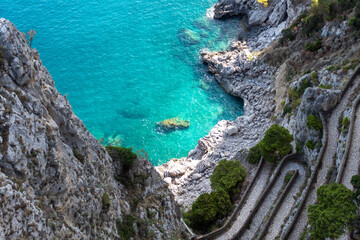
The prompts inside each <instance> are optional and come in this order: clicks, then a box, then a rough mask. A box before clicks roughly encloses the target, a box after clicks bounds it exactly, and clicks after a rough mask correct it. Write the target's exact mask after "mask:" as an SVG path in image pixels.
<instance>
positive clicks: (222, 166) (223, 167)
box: [210, 159, 246, 196]
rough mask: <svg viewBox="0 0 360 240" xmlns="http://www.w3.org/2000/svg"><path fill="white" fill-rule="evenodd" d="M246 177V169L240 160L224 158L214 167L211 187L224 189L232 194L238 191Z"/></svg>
mask: <svg viewBox="0 0 360 240" xmlns="http://www.w3.org/2000/svg"><path fill="white" fill-rule="evenodd" d="M245 177H246V170H245V168H244V167H243V166H241V165H240V162H239V161H237V160H235V161H229V160H226V159H223V160H221V161H220V162H219V164H218V165H217V166H216V167H215V168H214V171H213V173H212V175H211V176H210V182H211V188H212V189H215V190H218V189H224V190H225V191H226V192H228V193H229V194H230V195H231V196H232V195H233V194H234V193H237V192H238V190H239V187H240V186H241V184H242V183H243V182H244V180H245Z"/></svg>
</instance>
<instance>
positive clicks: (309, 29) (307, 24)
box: [302, 13, 324, 36]
mask: <svg viewBox="0 0 360 240" xmlns="http://www.w3.org/2000/svg"><path fill="white" fill-rule="evenodd" d="M323 22H324V21H323V18H322V16H321V15H316V14H314V13H310V14H309V15H308V16H307V17H305V18H304V21H303V22H302V32H303V33H304V34H305V35H307V36H309V35H311V34H312V33H314V32H317V31H319V30H320V29H321V26H322V24H323Z"/></svg>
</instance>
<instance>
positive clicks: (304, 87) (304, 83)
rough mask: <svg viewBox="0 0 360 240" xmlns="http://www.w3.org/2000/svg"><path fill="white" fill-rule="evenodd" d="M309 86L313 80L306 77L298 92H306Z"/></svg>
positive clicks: (300, 93)
mask: <svg viewBox="0 0 360 240" xmlns="http://www.w3.org/2000/svg"><path fill="white" fill-rule="evenodd" d="M308 87H311V80H310V79H308V78H305V79H303V80H302V81H301V82H300V84H299V89H297V92H298V93H299V95H300V96H301V95H303V94H304V92H305V89H307V88H308Z"/></svg>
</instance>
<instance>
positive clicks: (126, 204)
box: [0, 18, 183, 239]
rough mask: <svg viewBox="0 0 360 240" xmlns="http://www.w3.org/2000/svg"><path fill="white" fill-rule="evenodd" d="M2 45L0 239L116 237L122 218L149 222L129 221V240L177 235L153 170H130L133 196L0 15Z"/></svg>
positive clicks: (141, 165) (168, 198) (175, 215)
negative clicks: (131, 239) (131, 233)
mask: <svg viewBox="0 0 360 240" xmlns="http://www.w3.org/2000/svg"><path fill="white" fill-rule="evenodd" d="M0 47H1V48H0V49H1V51H2V54H1V56H4V58H2V59H1V60H2V61H1V62H0V146H1V149H0V239H20V238H27V239H54V238H57V239H119V235H118V233H117V229H116V220H117V219H122V218H123V217H124V216H125V215H126V214H132V215H133V216H134V217H135V218H136V219H137V220H138V219H139V218H140V219H142V220H143V221H144V222H145V223H148V222H149V221H148V220H150V219H151V223H148V224H145V225H141V224H140V221H137V220H135V222H134V229H135V233H134V238H135V239H145V237H151V238H153V239H171V238H172V237H175V238H176V237H179V236H180V235H181V232H182V229H183V225H182V223H181V221H180V217H179V216H180V213H179V211H178V210H177V207H176V204H175V202H174V199H173V196H172V195H171V193H170V191H169V190H168V189H167V187H166V183H165V182H164V181H163V180H162V179H161V178H160V177H159V174H158V173H157V172H156V171H155V170H154V169H153V167H152V165H151V164H150V163H149V162H148V161H147V160H142V159H138V160H136V162H135V166H134V167H133V168H132V169H131V171H130V173H129V174H130V175H131V176H138V178H134V181H135V182H134V188H135V189H138V191H134V190H132V189H130V188H129V187H126V186H124V185H123V183H122V182H118V181H116V180H115V179H114V171H113V163H112V159H111V158H110V156H109V155H108V154H107V152H106V151H105V149H104V148H103V147H102V146H101V145H100V144H99V143H98V141H97V140H96V139H95V138H94V137H93V136H92V135H91V134H90V133H89V132H88V131H87V130H86V128H85V126H84V124H83V122H82V121H81V120H80V119H79V118H78V117H77V116H75V114H74V113H73V112H72V110H71V106H70V104H69V102H68V100H67V99H66V97H64V96H62V95H61V94H60V93H59V92H58V91H57V90H56V88H55V86H54V81H53V80H52V78H51V76H50V74H49V73H48V71H47V70H46V68H45V67H44V66H43V65H42V63H41V60H40V57H39V53H38V52H37V51H36V50H35V49H31V48H30V47H29V46H28V43H27V40H26V38H25V34H24V33H20V32H19V31H18V30H17V29H16V27H15V26H14V25H13V24H12V23H10V22H9V21H7V20H5V19H3V18H2V19H0ZM139 179H140V180H139ZM139 185H141V186H139ZM105 193H106V194H107V195H108V196H109V203H107V202H106V199H105V200H104V198H103V196H104V194H105ZM134 193H136V194H137V195H134ZM134 198H136V199H137V206H136V207H135V209H132V207H131V206H133V205H134V203H133V201H134V200H133V199H134ZM141 223H143V222H141ZM141 227H142V228H141ZM144 228H145V233H144ZM147 234H151V236H150V235H147ZM145 235H146V236H145Z"/></svg>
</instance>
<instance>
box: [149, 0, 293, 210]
mask: <svg viewBox="0 0 360 240" xmlns="http://www.w3.org/2000/svg"><path fill="white" fill-rule="evenodd" d="M284 4H285V5H286V3H284V2H281V1H276V2H275V3H274V4H273V5H272V6H269V8H264V7H261V6H259V4H258V3H257V2H256V1H251V4H250V5H246V6H243V5H242V3H240V2H238V1H235V0H229V1H219V2H218V3H217V4H215V6H214V7H213V9H214V17H215V18H226V17H231V16H234V15H242V16H243V18H244V19H245V21H243V22H242V24H243V25H245V27H246V28H245V29H249V32H247V33H245V36H240V37H241V38H242V39H241V40H240V41H236V42H235V43H233V44H232V45H231V46H230V48H229V49H228V50H226V51H221V52H207V51H204V52H202V53H201V56H202V59H203V61H204V63H206V64H207V65H208V68H209V72H210V73H212V74H214V78H215V79H216V81H217V82H218V83H219V84H220V85H221V86H222V87H223V88H224V90H225V91H226V92H227V93H228V94H230V95H233V96H236V97H241V98H242V99H243V100H244V115H242V116H240V117H238V118H237V119H236V120H235V121H225V120H223V121H220V122H219V123H218V124H216V125H215V126H214V128H213V129H212V130H211V131H210V132H209V134H208V135H206V136H205V137H204V138H201V139H199V141H198V144H197V146H196V147H195V148H194V149H193V150H191V151H190V152H189V154H188V155H187V157H185V158H181V159H171V160H170V161H169V162H167V163H165V164H162V165H161V166H157V167H155V169H156V170H157V171H158V172H159V174H160V175H161V177H162V178H163V179H164V180H165V182H167V183H168V185H169V189H170V190H171V191H172V192H173V194H174V195H175V200H176V201H177V202H178V203H179V204H180V205H181V206H183V207H185V208H187V207H189V206H190V205H191V203H192V202H193V201H195V200H196V198H197V197H198V196H199V195H200V194H201V193H204V192H210V190H211V187H210V180H209V177H210V175H211V173H212V170H213V169H214V167H215V166H216V165H217V162H218V161H219V160H221V159H224V158H226V159H238V160H240V161H241V163H242V164H243V165H244V166H245V167H246V169H247V171H248V172H249V176H248V177H249V179H248V180H249V181H250V180H251V178H252V175H253V172H254V169H255V166H252V165H251V164H248V163H247V161H246V156H247V152H248V150H249V148H250V147H252V146H254V145H255V144H256V143H257V142H258V141H259V140H260V139H261V138H262V137H263V134H264V133H265V131H266V129H267V128H268V127H269V126H270V125H271V123H272V119H271V117H272V116H273V115H274V113H275V108H276V102H278V101H275V100H276V99H275V98H276V88H275V85H276V81H274V79H276V78H277V74H278V73H277V72H276V68H274V67H271V66H269V65H267V64H264V63H262V62H261V61H259V60H258V59H257V55H258V53H259V52H260V51H262V50H263V49H265V48H266V47H268V46H269V45H270V44H271V42H272V41H273V40H275V39H276V38H278V37H279V36H280V34H281V30H282V29H284V28H285V26H287V25H288V24H289V23H290V22H291V21H292V20H293V18H295V17H296V13H294V14H293V16H292V18H291V17H288V18H286V19H284V16H285V12H288V11H292V10H289V9H291V8H290V7H289V6H285V5H284ZM227 6H232V8H229V7H227ZM251 6H253V7H254V10H250V8H251ZM274 8H276V9H282V12H281V11H276V14H272V18H271V19H272V20H271V21H268V20H267V18H265V19H257V20H256V19H255V18H256V16H258V15H259V14H260V15H261V12H262V11H265V12H267V13H270V12H271V11H272V10H273V9H274ZM224 9H227V10H226V12H224ZM230 9H231V10H230ZM290 16H291V14H290ZM254 19H255V20H256V21H255V20H254ZM250 20H251V21H250ZM225 21H226V20H225ZM261 21H262V22H261Z"/></svg>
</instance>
